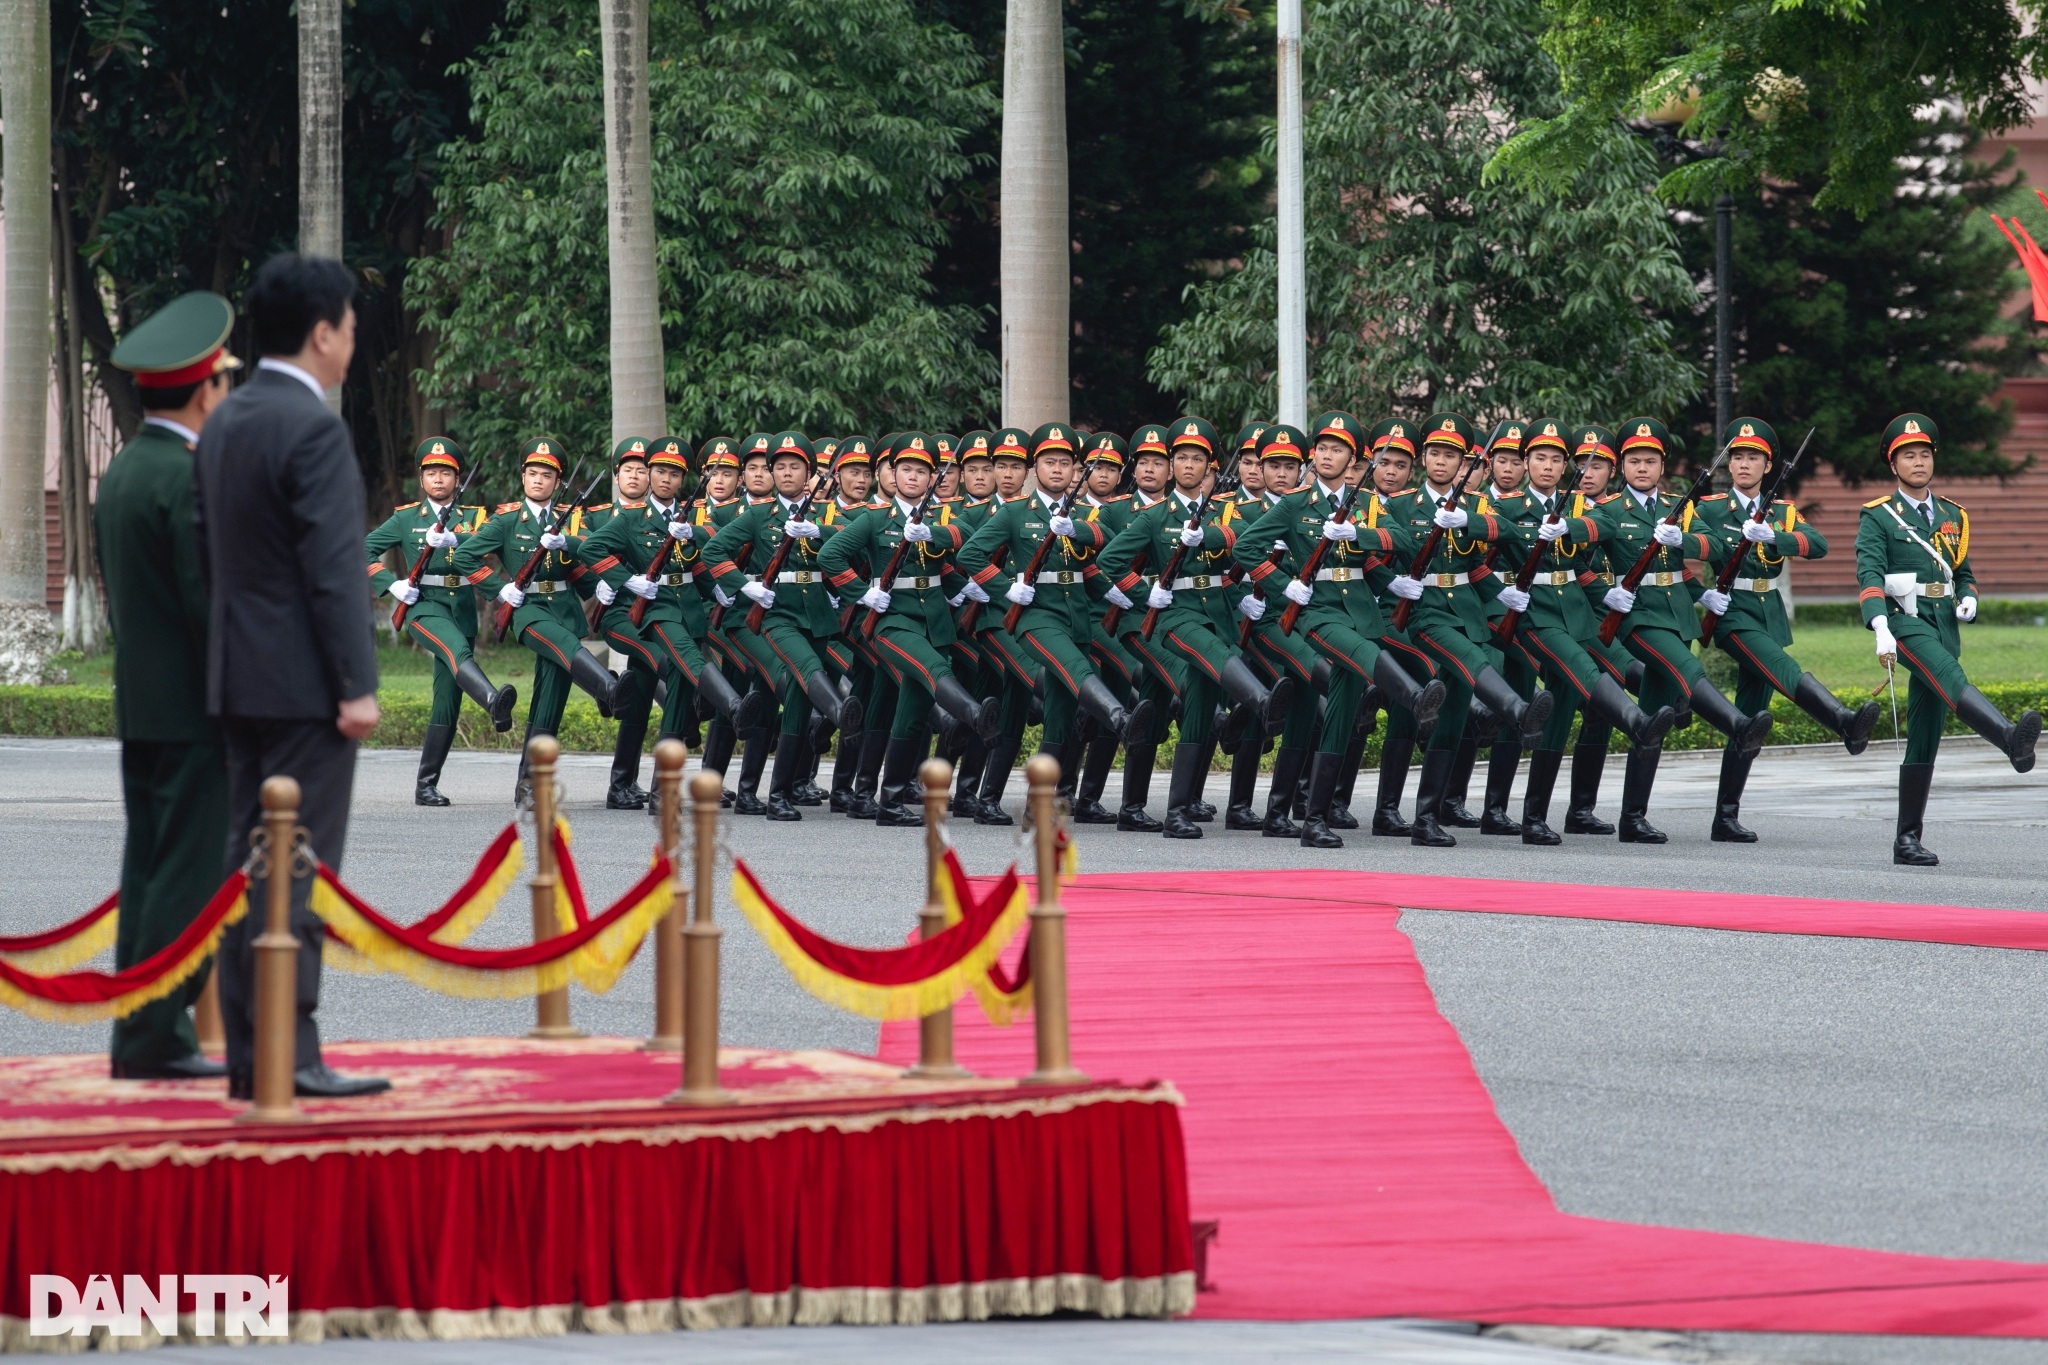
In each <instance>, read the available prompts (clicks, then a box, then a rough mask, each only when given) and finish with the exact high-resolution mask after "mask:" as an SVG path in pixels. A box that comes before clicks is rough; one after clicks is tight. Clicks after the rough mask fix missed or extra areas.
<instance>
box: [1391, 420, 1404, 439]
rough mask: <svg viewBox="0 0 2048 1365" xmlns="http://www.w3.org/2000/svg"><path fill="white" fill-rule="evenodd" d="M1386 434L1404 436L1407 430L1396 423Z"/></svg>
mask: <svg viewBox="0 0 2048 1365" xmlns="http://www.w3.org/2000/svg"><path fill="white" fill-rule="evenodd" d="M1387 434H1388V435H1389V436H1406V435H1407V434H1408V428H1406V427H1404V426H1402V425H1401V424H1400V423H1399V422H1396V423H1394V425H1393V427H1392V428H1391V429H1390V430H1389V431H1388V432H1387Z"/></svg>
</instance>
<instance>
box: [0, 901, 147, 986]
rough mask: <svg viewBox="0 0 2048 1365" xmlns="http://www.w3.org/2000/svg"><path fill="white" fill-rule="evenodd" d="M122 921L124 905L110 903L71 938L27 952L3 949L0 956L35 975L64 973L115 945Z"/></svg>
mask: <svg viewBox="0 0 2048 1365" xmlns="http://www.w3.org/2000/svg"><path fill="white" fill-rule="evenodd" d="M120 922H121V910H120V907H119V906H118V905H110V906H108V907H107V910H106V913H105V914H103V915H101V916H100V917H99V918H98V919H96V920H94V921H93V922H92V923H91V924H88V925H86V926H85V928H83V929H80V930H79V931H78V932H77V933H75V934H73V935H72V936H71V937H70V938H65V939H59V940H57V942H55V943H48V944H45V945H43V946H42V947H40V948H31V949H29V950H28V951H27V952H23V953H0V958H4V959H5V960H6V962H7V965H8V966H10V967H13V968H16V969H18V970H20V971H24V972H28V973H31V974H32V975H35V976H61V975H62V974H63V973H65V972H68V971H70V970H71V969H72V968H73V967H76V966H77V965H78V964H79V963H81V962H90V961H91V960H92V959H93V958H96V957H98V956H99V955H100V954H101V953H103V952H105V951H106V950H107V949H109V948H111V947H113V946H114V935H115V934H116V932H117V931H118V930H119V928H120Z"/></svg>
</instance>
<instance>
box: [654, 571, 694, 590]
mask: <svg viewBox="0 0 2048 1365" xmlns="http://www.w3.org/2000/svg"><path fill="white" fill-rule="evenodd" d="M696 579H697V575H696V574H694V573H665V574H663V575H662V576H661V582H662V585H663V586H664V587H670V588H680V587H682V586H683V585H684V584H685V583H694V582H695V581H696Z"/></svg>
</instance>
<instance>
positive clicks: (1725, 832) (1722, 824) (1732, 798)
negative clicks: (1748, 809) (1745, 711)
mask: <svg viewBox="0 0 2048 1365" xmlns="http://www.w3.org/2000/svg"><path fill="white" fill-rule="evenodd" d="M1755 761H1756V759H1755V758H1754V756H1747V755H1744V754H1743V752H1742V751H1741V750H1740V749H1737V748H1736V747H1735V746H1734V745H1732V744H1731V745H1729V746H1728V747H1727V748H1725V749H1723V750H1722V751H1721V785H1720V788H1719V790H1717V791H1716V792H1715V793H1714V829H1713V836H1712V837H1713V840H1714V842H1715V843H1717V844H1753V843H1755V842H1756V831H1755V830H1753V829H1750V828H1748V827H1746V826H1745V825H1744V824H1743V823H1742V821H1741V819H1740V818H1739V817H1740V816H1741V815H1742V789H1743V788H1744V787H1746V786H1748V785H1749V765H1750V764H1752V763H1754V762H1755Z"/></svg>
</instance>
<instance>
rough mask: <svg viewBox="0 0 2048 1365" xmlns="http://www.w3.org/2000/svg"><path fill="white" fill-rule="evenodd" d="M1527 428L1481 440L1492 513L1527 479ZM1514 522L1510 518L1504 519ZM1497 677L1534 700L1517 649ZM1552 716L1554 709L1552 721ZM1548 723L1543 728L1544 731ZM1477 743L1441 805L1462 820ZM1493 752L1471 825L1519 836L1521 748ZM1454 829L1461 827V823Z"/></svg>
mask: <svg viewBox="0 0 2048 1365" xmlns="http://www.w3.org/2000/svg"><path fill="white" fill-rule="evenodd" d="M1526 432H1527V424H1526V423H1523V422H1516V421H1504V422H1500V423H1498V424H1496V425H1495V427H1494V429H1493V434H1492V435H1491V436H1489V437H1487V440H1486V472H1487V482H1486V498H1487V501H1488V502H1490V503H1492V504H1493V507H1494V510H1495V511H1496V512H1498V511H1500V510H1501V503H1502V500H1503V499H1507V498H1513V497H1518V496H1519V495H1520V493H1521V490H1522V487H1523V483H1524V480H1525V479H1526V478H1527V477H1528V470H1529V459H1528V454H1527V452H1526V451H1525V450H1524V449H1523V441H1524V438H1525V435H1526ZM1509 519H1510V520H1513V518H1509ZM1512 549H1513V547H1512V546H1511V545H1510V544H1509V543H1508V542H1505V541H1503V542H1502V543H1500V544H1498V545H1496V546H1494V548H1493V549H1492V551H1490V552H1489V553H1488V555H1487V564H1488V565H1489V566H1492V567H1494V571H1495V573H1496V575H1498V574H1499V572H1500V571H1499V567H1498V566H1499V565H1500V563H1501V555H1502V554H1503V552H1511V551H1512ZM1507 610H1508V609H1507V608H1506V607H1505V606H1504V605H1502V603H1501V601H1500V599H1499V598H1498V597H1495V598H1494V600H1493V601H1491V602H1489V603H1487V606H1486V619H1487V622H1488V624H1489V625H1498V624H1499V622H1500V620H1501V618H1502V617H1504V616H1506V615H1507ZM1500 653H1501V656H1502V658H1501V676H1502V677H1504V678H1506V679H1507V680H1508V686H1510V687H1512V688H1514V689H1515V695H1516V696H1518V697H1520V698H1521V699H1522V700H1523V701H1528V700H1530V699H1531V698H1532V697H1534V696H1535V695H1536V680H1537V676H1538V673H1539V670H1538V669H1536V668H1535V667H1533V666H1532V665H1531V664H1530V662H1529V660H1528V659H1527V658H1526V657H1525V656H1524V655H1523V653H1522V651H1521V650H1519V649H1502V650H1501V651H1500ZM1556 715H1557V712H1556V710H1555V709H1554V708H1553V709H1552V711H1551V716H1552V719H1555V718H1556ZM1547 725H1548V722H1546V728H1547ZM1477 739H1478V737H1477V736H1476V735H1474V734H1473V733H1472V732H1471V731H1470V730H1467V732H1466V734H1465V741H1464V743H1463V744H1462V745H1460V746H1459V748H1458V766H1457V769H1456V771H1455V772H1453V774H1452V777H1451V790H1450V793H1449V797H1448V799H1447V800H1446V801H1445V802H1444V808H1445V810H1446V811H1447V812H1449V811H1459V812H1462V813H1463V814H1464V815H1465V816H1466V817H1467V818H1469V817H1470V812H1468V811H1465V810H1464V803H1465V795H1466V793H1467V792H1468V791H1470V790H1471V780H1472V768H1473V765H1474V763H1475V761H1476V760H1477V757H1478V751H1477V747H1476V743H1477ZM1492 746H1493V747H1492V751H1491V752H1490V753H1489V755H1488V757H1487V763H1486V797H1485V800H1484V801H1483V803H1482V804H1481V806H1480V810H1479V819H1478V820H1477V821H1476V822H1475V823H1476V824H1477V825H1478V828H1479V832H1480V833H1481V834H1520V833H1521V832H1522V822H1521V821H1519V820H1515V819H1511V818H1510V817H1509V815H1508V798H1509V797H1510V796H1511V795H1512V794H1513V792H1514V786H1515V774H1516V772H1517V771H1518V770H1519V769H1520V767H1521V762H1522V742H1521V740H1520V738H1519V737H1517V736H1513V735H1505V734H1498V733H1496V734H1495V735H1494V736H1493V739H1492ZM1457 823H1459V824H1463V823H1464V822H1463V821H1462V820H1460V821H1458V822H1457Z"/></svg>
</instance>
